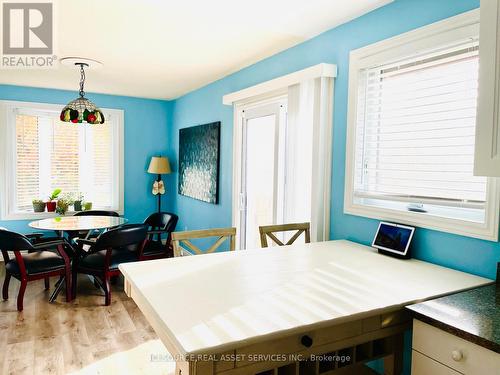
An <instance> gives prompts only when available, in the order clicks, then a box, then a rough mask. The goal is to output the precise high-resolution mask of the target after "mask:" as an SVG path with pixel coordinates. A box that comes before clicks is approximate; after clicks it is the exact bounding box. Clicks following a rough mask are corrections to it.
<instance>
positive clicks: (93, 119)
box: [60, 57, 104, 124]
mask: <svg viewBox="0 0 500 375" xmlns="http://www.w3.org/2000/svg"><path fill="white" fill-rule="evenodd" d="M61 63H63V64H65V65H74V66H78V67H79V68H80V90H79V94H80V96H79V97H78V98H76V99H75V100H72V101H71V102H69V103H68V104H67V105H66V106H65V107H64V108H63V110H62V111H61V116H60V119H61V121H64V122H72V123H75V124H77V123H82V122H87V123H89V124H104V115H103V114H102V111H101V110H100V109H99V108H97V107H96V105H95V104H94V103H92V102H91V101H90V100H89V99H87V98H86V97H85V88H84V86H85V68H89V67H90V66H91V65H101V64H100V63H99V62H97V61H94V60H89V59H80V58H74V57H68V58H64V59H61Z"/></svg>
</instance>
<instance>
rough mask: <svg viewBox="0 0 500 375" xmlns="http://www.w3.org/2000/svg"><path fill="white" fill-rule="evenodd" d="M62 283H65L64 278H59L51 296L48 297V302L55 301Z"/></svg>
mask: <svg viewBox="0 0 500 375" xmlns="http://www.w3.org/2000/svg"><path fill="white" fill-rule="evenodd" d="M64 281H66V277H65V276H61V277H60V278H59V281H58V282H57V283H56V284H55V289H54V291H53V292H52V294H51V295H50V298H49V302H54V301H55V300H56V298H57V296H58V295H59V293H60V292H61V289H62V287H63V285H64Z"/></svg>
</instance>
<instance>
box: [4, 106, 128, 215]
mask: <svg viewBox="0 0 500 375" xmlns="http://www.w3.org/2000/svg"><path fill="white" fill-rule="evenodd" d="M62 106H63V104H49V103H34V102H21V101H8V100H2V101H0V218H1V220H30V219H42V218H48V217H54V216H57V214H55V213H52V212H42V213H35V212H26V213H25V212H22V213H19V212H12V211H11V208H10V207H9V202H11V201H12V200H11V199H10V197H11V196H12V194H13V192H12V191H11V186H10V184H9V181H10V180H11V179H12V178H13V172H14V169H13V165H14V163H13V158H14V144H13V142H12V140H13V135H12V134H13V133H12V132H13V131H14V129H9V127H8V125H9V124H12V123H13V119H12V116H13V114H14V110H15V109H29V110H33V109H35V110H38V111H41V112H43V111H47V112H51V113H52V112H56V113H58V112H60V111H61V108H62ZM101 110H102V111H103V113H104V115H105V117H108V116H111V117H113V119H114V120H115V121H116V125H117V126H116V127H115V129H114V134H113V136H114V137H115V138H116V139H118V142H117V143H116V147H114V150H113V153H114V157H113V160H117V163H118V168H113V173H114V174H115V175H114V176H113V179H112V181H117V180H118V181H119V183H118V186H113V189H114V191H113V200H114V205H113V207H109V209H110V210H113V211H117V212H118V213H119V214H120V215H123V212H124V201H125V200H124V146H125V145H124V139H125V137H124V111H123V110H119V109H110V108H101ZM76 126H78V125H76ZM71 214H73V212H68V213H67V215H71Z"/></svg>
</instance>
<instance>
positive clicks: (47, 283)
mask: <svg viewBox="0 0 500 375" xmlns="http://www.w3.org/2000/svg"><path fill="white" fill-rule="evenodd" d="M44 281H45V290H49V288H50V282H49V278H48V277H46V278H45V280H44Z"/></svg>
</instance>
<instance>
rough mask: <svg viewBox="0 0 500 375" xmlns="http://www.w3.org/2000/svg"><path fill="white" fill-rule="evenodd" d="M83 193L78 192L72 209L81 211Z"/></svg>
mask: <svg viewBox="0 0 500 375" xmlns="http://www.w3.org/2000/svg"><path fill="white" fill-rule="evenodd" d="M82 202H83V193H81V192H80V193H78V194H77V195H76V199H75V201H74V202H73V209H74V210H75V211H82Z"/></svg>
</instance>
